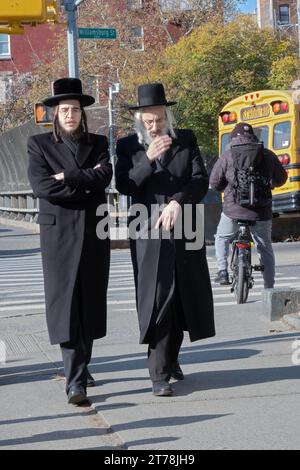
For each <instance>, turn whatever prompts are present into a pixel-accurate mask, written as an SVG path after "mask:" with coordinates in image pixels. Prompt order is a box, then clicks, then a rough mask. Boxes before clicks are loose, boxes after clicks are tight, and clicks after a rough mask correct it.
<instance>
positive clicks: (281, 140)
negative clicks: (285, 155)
mask: <svg viewBox="0 0 300 470" xmlns="http://www.w3.org/2000/svg"><path fill="white" fill-rule="evenodd" d="M290 140H291V123H290V122H289V121H286V122H280V123H278V124H275V126H274V135H273V148H274V149H275V150H279V149H285V148H287V147H289V146H290Z"/></svg>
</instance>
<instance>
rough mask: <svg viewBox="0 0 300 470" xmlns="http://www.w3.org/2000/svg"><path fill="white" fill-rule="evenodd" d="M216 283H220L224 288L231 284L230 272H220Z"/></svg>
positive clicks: (224, 270)
mask: <svg viewBox="0 0 300 470" xmlns="http://www.w3.org/2000/svg"><path fill="white" fill-rule="evenodd" d="M215 282H218V283H219V284H221V285H222V286H226V285H227V284H230V282H229V276H228V272H227V271H226V269H223V270H221V271H219V272H218V274H217V277H216V278H215Z"/></svg>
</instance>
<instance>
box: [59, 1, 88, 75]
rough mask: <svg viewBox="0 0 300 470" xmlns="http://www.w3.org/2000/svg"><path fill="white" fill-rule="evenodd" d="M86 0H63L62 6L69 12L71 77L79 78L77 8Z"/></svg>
mask: <svg viewBox="0 0 300 470" xmlns="http://www.w3.org/2000/svg"><path fill="white" fill-rule="evenodd" d="M83 1H84V0H61V6H62V7H64V9H65V11H66V13H67V21H68V33H67V34H68V36H67V37H68V60H69V77H75V78H79V61H78V44H77V39H78V33H77V24H76V13H77V8H78V7H79V5H80V4H81V3H82V2H83Z"/></svg>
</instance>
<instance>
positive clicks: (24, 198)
mask: <svg viewBox="0 0 300 470" xmlns="http://www.w3.org/2000/svg"><path fill="white" fill-rule="evenodd" d="M38 212H39V203H38V199H36V198H35V197H34V195H33V192H32V191H30V190H25V191H4V192H0V215H2V216H4V217H8V218H10V219H16V220H26V221H28V222H34V221H35V220H36V218H37V214H38Z"/></svg>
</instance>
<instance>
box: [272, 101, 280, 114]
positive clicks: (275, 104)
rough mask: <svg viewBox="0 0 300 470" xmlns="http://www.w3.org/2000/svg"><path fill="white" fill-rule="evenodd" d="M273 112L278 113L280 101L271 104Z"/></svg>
mask: <svg viewBox="0 0 300 470" xmlns="http://www.w3.org/2000/svg"><path fill="white" fill-rule="evenodd" d="M273 113H275V114H278V113H280V103H274V104H273Z"/></svg>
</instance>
